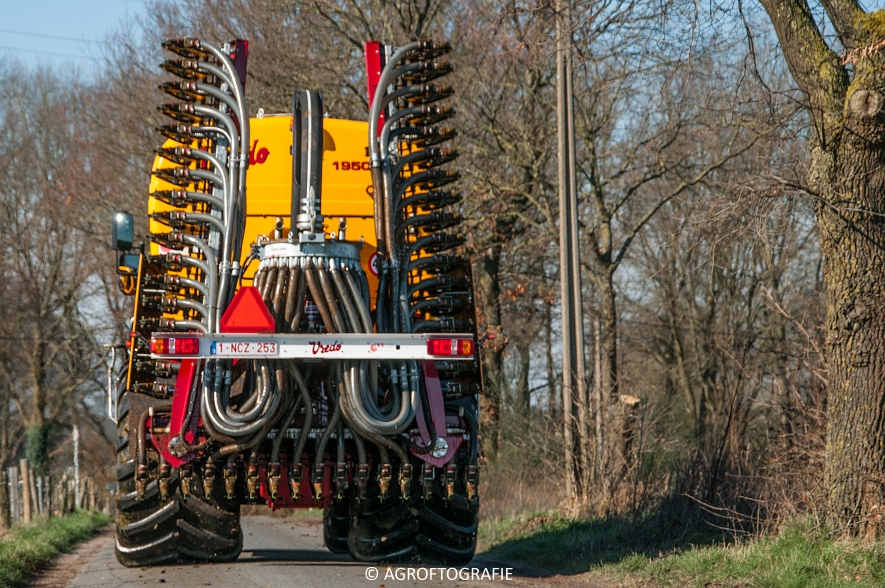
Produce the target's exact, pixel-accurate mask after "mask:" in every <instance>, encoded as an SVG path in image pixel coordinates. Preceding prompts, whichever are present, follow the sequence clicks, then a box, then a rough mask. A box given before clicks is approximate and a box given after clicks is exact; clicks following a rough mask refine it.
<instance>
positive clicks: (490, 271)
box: [473, 245, 507, 455]
mask: <svg viewBox="0 0 885 588" xmlns="http://www.w3.org/2000/svg"><path fill="white" fill-rule="evenodd" d="M500 265H501V246H500V245H494V246H492V247H489V248H488V249H487V250H486V251H484V252H483V253H482V254H481V255H480V257H479V259H478V260H477V263H476V266H475V267H474V270H473V288H474V295H475V296H476V310H477V315H478V317H479V329H478V331H479V333H481V334H484V333H489V334H491V335H493V336H494V338H492V339H489V340H488V341H486V343H485V344H484V345H483V348H482V353H481V361H482V370H483V384H484V385H483V393H482V397H481V398H480V425H481V428H482V431H483V440H484V451H488V452H489V453H490V454H491V455H497V454H498V451H499V446H500V439H501V430H500V418H501V395H502V392H503V390H504V389H505V374H504V347H505V346H506V345H507V341H506V340H505V339H504V336H503V329H502V328H501V284H500V281H499V276H498V273H499V269H500Z"/></svg>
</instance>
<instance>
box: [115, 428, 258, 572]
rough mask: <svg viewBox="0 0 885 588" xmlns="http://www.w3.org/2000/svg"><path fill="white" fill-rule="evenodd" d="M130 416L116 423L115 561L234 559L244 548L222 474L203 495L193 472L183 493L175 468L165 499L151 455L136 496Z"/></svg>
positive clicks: (134, 563)
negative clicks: (144, 481)
mask: <svg viewBox="0 0 885 588" xmlns="http://www.w3.org/2000/svg"><path fill="white" fill-rule="evenodd" d="M127 412H128V411H127ZM131 417H132V414H131V413H129V414H127V415H126V418H123V419H121V420H120V425H119V426H118V436H119V442H118V452H117V456H118V464H117V486H118V492H119V494H118V498H117V509H116V510H117V515H116V519H117V520H116V526H117V538H116V549H115V551H116V555H117V561H119V562H120V563H121V564H123V565H124V566H127V567H142V566H154V565H171V564H175V563H178V562H182V561H192V562H227V561H233V560H235V559H236V558H237V557H238V556H239V554H240V551H241V550H242V548H243V533H242V530H241V529H240V512H239V505H238V504H236V503H234V504H232V503H229V502H228V501H226V500H225V499H224V496H223V481H222V480H221V476H217V477H216V480H215V484H214V485H213V488H212V492H211V495H210V496H208V497H207V496H204V494H203V485H202V483H201V480H200V478H199V476H198V475H197V474H196V472H195V473H194V475H193V476H192V478H191V485H190V490H191V491H190V492H189V495H188V496H187V497H186V498H185V496H184V495H183V493H182V492H181V480H180V477H179V470H178V469H177V468H176V469H173V470H172V472H171V477H170V479H169V490H168V495H167V496H166V498H165V499H163V498H162V497H161V496H160V488H159V485H158V483H157V480H156V477H157V469H158V463H157V461H155V460H151V459H150V457H149V458H148V462H149V463H148V477H149V479H150V478H153V480H152V481H151V482H149V483H148V484H147V485H146V489H145V493H144V496H143V497H142V498H141V499H140V500H139V499H138V497H137V493H136V489H135V470H136V465H135V460H134V459H130V458H129V443H130V442H129V434H128V433H129V422H130V421H131V420H133V419H132V418H131ZM195 469H198V468H195ZM219 486H222V487H219Z"/></svg>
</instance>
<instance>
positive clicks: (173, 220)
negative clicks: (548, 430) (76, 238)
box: [109, 39, 482, 566]
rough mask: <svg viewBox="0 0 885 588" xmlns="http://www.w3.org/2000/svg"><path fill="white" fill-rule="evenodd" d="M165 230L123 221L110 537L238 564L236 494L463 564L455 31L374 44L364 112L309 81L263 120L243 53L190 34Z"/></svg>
mask: <svg viewBox="0 0 885 588" xmlns="http://www.w3.org/2000/svg"><path fill="white" fill-rule="evenodd" d="M163 47H164V48H165V49H166V50H168V51H169V52H171V53H172V54H174V55H173V56H172V58H171V59H169V60H168V61H165V62H164V63H163V64H162V68H163V69H164V70H165V71H167V72H169V73H170V74H172V75H173V76H174V78H175V79H174V80H171V81H168V82H166V83H163V84H162V85H161V86H160V87H161V89H162V90H163V91H164V92H165V93H166V94H168V95H170V96H171V97H172V98H173V100H174V101H172V102H169V103H168V104H163V105H161V106H160V107H159V108H160V110H161V111H162V112H163V113H164V114H165V115H168V117H169V118H170V120H169V124H165V125H163V126H161V127H159V128H158V129H157V130H158V131H159V133H160V135H162V137H163V141H164V142H163V143H162V146H161V147H160V148H159V149H157V158H156V160H155V162H154V167H153V174H152V181H151V185H150V190H149V191H150V195H149V199H148V215H149V233H148V234H147V236H146V239H145V242H143V243H141V244H140V245H135V246H134V241H135V240H134V238H133V232H134V230H133V224H134V223H133V219H132V216H131V215H129V214H128V213H125V212H121V213H118V214H116V215H115V218H114V223H113V229H114V230H113V235H114V237H113V239H114V246H115V248H116V249H117V250H118V252H119V255H118V271H119V273H120V275H121V286H122V290H123V292H124V293H125V294H127V295H130V296H132V297H133V299H134V311H133V316H132V323H131V328H130V329H129V331H130V335H129V338H128V341H127V342H126V349H127V355H126V358H125V359H126V361H125V362H124V363H125V365H124V367H123V369H122V370H121V371H120V372H118V373H112V374H110V375H109V387H110V389H109V412H110V415H111V418H112V419H113V420H114V421H115V422H116V423H117V425H118V429H119V444H118V451H117V478H118V490H119V494H118V496H119V498H118V501H117V542H116V552H117V558H118V559H119V561H120V562H121V563H122V564H124V565H127V566H143V565H159V564H171V563H174V562H177V561H207V562H210V561H231V560H234V559H236V558H237V556H238V554H239V553H240V550H241V548H242V544H243V537H242V531H241V529H240V506H241V505H243V504H260V505H268V506H269V507H270V508H272V509H278V508H308V507H313V508H317V507H320V508H323V509H324V511H323V512H324V514H323V531H324V537H325V542H326V545H327V546H328V548H329V549H330V550H331V551H333V552H336V553H350V554H351V555H352V556H353V557H354V558H355V559H357V560H359V561H366V562H382V561H418V562H427V563H431V564H434V565H458V564H464V563H466V562H468V561H469V560H470V559H471V557H472V556H473V553H474V549H475V545H476V524H477V509H478V504H479V502H478V497H477V485H478V468H477V459H478V454H479V447H478V428H477V411H478V406H477V403H478V396H479V393H480V389H481V382H482V378H481V375H480V365H479V361H478V355H477V341H476V332H475V308H474V301H473V292H472V285H471V274H470V267H469V264H468V262H467V260H466V258H465V257H464V256H463V255H462V254H461V253H460V252H459V247H460V246H461V244H462V242H463V240H462V238H461V237H460V236H458V234H457V232H456V231H457V227H458V225H459V224H460V220H461V219H460V215H459V214H458V212H456V211H455V210H454V209H455V208H456V207H457V205H458V203H459V202H460V196H459V195H458V193H457V192H455V191H453V190H451V189H450V187H449V186H448V184H451V183H452V182H454V181H455V180H457V179H458V173H457V172H456V171H454V170H453V169H452V168H451V166H450V165H449V163H450V162H451V161H453V160H454V159H455V157H456V155H457V154H456V153H455V151H454V150H453V149H451V148H450V147H448V146H447V144H448V143H449V141H450V139H452V138H453V137H454V135H455V131H454V130H452V129H451V128H449V127H447V126H445V122H446V121H447V120H448V119H449V118H450V117H451V116H452V114H453V110H452V108H451V107H450V106H446V105H444V104H443V103H442V101H443V100H445V99H446V98H449V97H450V96H451V95H452V90H451V88H450V87H449V86H446V85H443V84H441V83H439V80H440V79H441V78H443V77H444V76H445V75H446V74H448V73H449V72H450V71H451V67H450V65H449V64H448V63H446V62H445V61H440V58H441V57H442V56H443V55H444V54H445V53H447V51H448V50H449V47H448V45H447V44H440V43H435V42H429V41H418V42H413V43H409V44H408V45H405V46H402V47H398V48H393V47H388V46H382V45H381V44H379V43H377V42H369V43H367V44H366V64H367V66H368V80H369V98H370V104H371V106H370V112H369V117H368V120H369V122H368V123H365V122H360V121H348V120H335V119H331V118H324V116H323V103H322V98H321V96H320V95H319V94H318V93H317V92H313V91H309V90H308V91H300V90H298V91H295V92H294V96H293V101H292V112H291V113H286V114H280V115H263V114H259V116H258V118H254V119H250V118H249V114H248V112H249V111H248V109H247V106H246V98H245V92H244V80H245V71H246V57H247V54H248V43H247V42H245V41H240V40H237V41H233V42H230V43H226V44H223V45H213V44H209V43H206V42H204V41H201V40H198V39H175V40H170V41H167V42H166V43H164V44H163Z"/></svg>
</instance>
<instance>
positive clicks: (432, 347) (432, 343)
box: [427, 339, 473, 356]
mask: <svg viewBox="0 0 885 588" xmlns="http://www.w3.org/2000/svg"><path fill="white" fill-rule="evenodd" d="M427 353H428V355H448V356H453V355H455V356H465V355H473V339H428V340H427Z"/></svg>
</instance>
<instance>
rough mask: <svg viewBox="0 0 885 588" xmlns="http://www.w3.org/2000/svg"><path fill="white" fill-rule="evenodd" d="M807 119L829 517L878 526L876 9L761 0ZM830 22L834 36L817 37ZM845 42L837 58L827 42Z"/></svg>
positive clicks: (881, 16) (881, 32)
mask: <svg viewBox="0 0 885 588" xmlns="http://www.w3.org/2000/svg"><path fill="white" fill-rule="evenodd" d="M761 3H762V5H763V6H764V7H765V10H766V12H767V13H768V16H769V18H770V19H771V22H772V24H773V25H774V30H775V32H776V34H777V36H778V39H779V40H780V46H781V50H782V51H783V54H784V57H785V58H786V62H787V65H788V66H789V69H790V72H791V73H792V75H793V78H794V79H795V81H796V84H797V85H798V86H799V88H800V89H801V90H802V92H803V93H804V94H805V97H806V108H807V109H808V112H809V114H810V118H811V121H812V136H811V137H810V142H811V163H810V169H809V184H810V192H811V196H812V198H813V199H814V203H815V210H816V216H817V223H818V227H819V230H820V240H821V249H822V252H823V258H824V283H825V287H826V297H827V318H826V343H827V348H826V352H827V364H828V368H829V373H828V380H829V405H828V429H827V452H826V454H827V464H826V485H827V490H828V498H827V507H828V513H829V516H830V522H831V523H832V524H833V525H834V526H835V527H837V528H838V529H840V530H843V531H847V532H851V533H861V534H867V535H873V536H876V535H879V534H881V532H882V525H881V522H880V521H881V518H882V517H881V514H882V513H881V511H882V508H883V507H882V505H883V500H885V346H883V344H882V340H883V332H885V223H883V222H882V214H883V213H885V168H883V165H882V164H883V162H885V115H883V111H882V104H883V96H885V78H883V77H882V76H881V75H880V72H881V71H882V68H883V66H885V54H883V53H882V52H881V48H882V47H883V46H885V11H882V10H878V11H876V12H871V13H867V12H865V11H864V10H863V9H862V8H861V7H860V4H858V3H857V2H856V1H855V0H822V1H821V5H822V6H823V8H824V10H825V12H826V18H827V21H828V23H825V22H820V23H818V22H817V21H816V20H815V16H814V15H813V14H812V11H811V8H810V7H809V5H808V3H807V2H806V0H761ZM827 24H828V25H830V26H832V28H833V29H834V30H835V32H836V37H837V39H836V40H832V41H831V42H829V43H828V38H827V37H826V36H825V28H826V26H827ZM839 44H841V46H842V47H844V48H845V49H846V52H845V54H844V58H840V56H839V54H838V53H837V49H836V47H838V45H839Z"/></svg>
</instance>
